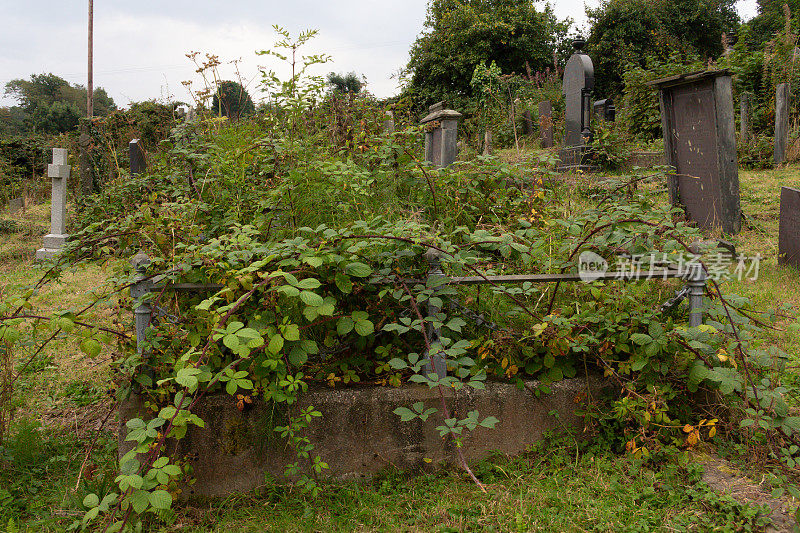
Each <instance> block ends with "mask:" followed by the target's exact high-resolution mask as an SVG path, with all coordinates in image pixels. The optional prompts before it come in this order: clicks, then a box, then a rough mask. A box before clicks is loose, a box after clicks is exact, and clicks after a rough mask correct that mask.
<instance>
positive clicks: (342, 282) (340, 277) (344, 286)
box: [335, 272, 353, 294]
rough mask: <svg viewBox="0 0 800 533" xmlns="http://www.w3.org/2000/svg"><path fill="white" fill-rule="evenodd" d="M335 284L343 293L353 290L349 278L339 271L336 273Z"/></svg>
mask: <svg viewBox="0 0 800 533" xmlns="http://www.w3.org/2000/svg"><path fill="white" fill-rule="evenodd" d="M335 279H336V286H337V287H339V290H340V291H342V292H343V293H345V294H350V293H351V292H353V282H352V281H350V278H349V277H348V276H346V275H344V274H342V273H341V272H337V273H336V278H335Z"/></svg>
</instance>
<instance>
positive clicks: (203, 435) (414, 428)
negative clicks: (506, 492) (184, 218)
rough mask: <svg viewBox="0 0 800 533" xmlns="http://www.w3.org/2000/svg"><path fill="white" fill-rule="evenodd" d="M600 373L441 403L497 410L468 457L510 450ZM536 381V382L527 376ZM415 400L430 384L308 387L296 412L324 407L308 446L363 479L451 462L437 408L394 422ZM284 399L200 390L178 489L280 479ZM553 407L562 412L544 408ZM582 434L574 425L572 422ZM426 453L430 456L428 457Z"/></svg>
mask: <svg viewBox="0 0 800 533" xmlns="http://www.w3.org/2000/svg"><path fill="white" fill-rule="evenodd" d="M604 383H605V382H604V381H603V380H602V378H599V377H597V376H591V377H590V379H588V380H587V379H579V378H575V379H568V380H564V381H561V382H558V383H555V384H553V385H552V386H551V388H552V391H553V393H552V394H550V395H542V396H541V397H540V398H536V397H535V396H534V395H533V393H531V392H530V391H529V390H527V389H523V390H518V389H517V388H516V387H515V386H514V385H509V384H504V383H487V386H486V390H484V391H476V390H472V389H464V390H462V391H459V393H458V396H457V397H456V398H453V391H452V390H449V391H447V394H448V399H449V404H450V406H451V408H452V409H453V411H454V413H456V414H457V415H458V416H466V414H467V412H469V411H471V410H478V411H479V412H480V416H481V417H486V416H496V417H497V418H498V419H499V420H500V422H499V423H498V424H497V426H496V427H495V429H485V428H478V429H476V430H475V431H474V432H473V433H472V435H471V436H470V437H468V438H467V439H466V447H465V449H464V451H465V454H466V456H467V459H468V460H469V461H477V460H479V459H481V458H483V457H486V456H487V455H488V453H489V452H490V451H499V452H502V453H505V454H516V453H520V452H522V451H524V450H525V449H526V448H527V447H528V446H529V445H531V444H533V443H535V442H536V441H538V440H540V439H541V438H542V435H543V434H544V432H545V431H548V430H555V429H558V428H561V427H562V424H563V425H564V426H579V425H580V424H581V419H580V417H578V416H577V415H576V414H575V411H576V409H580V408H581V407H582V402H583V401H584V400H585V399H586V397H587V391H588V392H591V393H592V395H593V396H596V395H597V394H599V393H600V392H601V389H602V388H603V385H604ZM530 385H531V386H532V387H536V385H537V384H536V382H531V383H530ZM419 401H423V402H425V405H426V407H437V408H439V407H440V399H439V395H438V392H437V391H436V390H431V389H428V388H427V387H416V386H415V387H403V388H398V389H395V388H391V387H364V388H351V389H327V388H326V389H316V390H310V391H309V392H307V393H306V394H303V395H302V396H301V400H300V401H299V403H298V405H295V406H293V407H292V409H293V412H296V411H298V410H300V409H302V408H304V407H307V406H309V405H313V406H314V407H315V408H316V409H318V410H319V411H320V412H322V414H323V417H322V418H321V419H316V420H315V421H314V422H313V423H312V425H311V427H310V428H309V433H308V436H309V438H310V439H311V442H312V443H313V444H314V454H315V455H319V456H320V457H321V458H322V459H323V460H324V461H325V462H327V463H328V464H329V465H330V471H329V472H328V475H329V476H330V477H331V478H333V479H337V480H348V479H355V480H360V479H368V478H371V477H372V476H373V475H375V474H377V473H379V472H381V471H383V470H385V469H387V468H398V469H403V470H423V469H430V468H433V467H435V466H436V465H438V464H442V463H453V462H454V454H453V450H452V449H451V445H450V444H449V443H448V442H446V441H444V440H443V439H442V438H440V437H439V433H438V432H437V431H436V429H435V427H436V426H438V425H440V424H441V420H442V416H441V413H439V414H437V415H433V416H432V417H431V418H429V419H428V421H427V422H422V421H420V420H414V421H412V422H401V421H400V418H399V417H398V416H397V415H395V414H394V413H393V412H392V411H394V410H395V409H396V408H397V407H401V406H404V407H409V406H411V405H412V404H413V403H415V402H419ZM285 409H286V407H285V406H283V405H281V406H277V405H275V404H271V403H265V402H261V401H256V402H255V403H254V405H253V407H252V408H250V409H248V410H246V411H244V412H240V411H239V410H238V409H237V408H236V405H235V400H234V399H233V398H232V397H231V396H228V395H226V394H215V395H211V396H208V397H206V398H204V399H203V400H202V401H201V402H199V405H198V406H197V408H196V410H195V412H196V413H197V414H198V415H199V416H200V417H201V418H202V419H203V420H204V421H205V423H206V428H205V429H199V428H192V429H191V430H190V431H189V432H188V434H187V436H186V437H185V438H184V439H183V440H181V441H180V444H179V449H178V453H179V455H186V456H189V457H190V463H191V465H192V467H193V468H194V475H195V477H196V483H195V484H194V485H192V486H191V487H189V488H188V489H187V493H186V496H187V497H189V498H192V497H207V496H222V495H226V494H230V493H233V492H241V491H248V490H251V489H253V488H255V487H257V486H260V485H262V484H263V483H264V476H265V474H269V475H271V476H274V477H275V478H277V479H281V478H282V476H283V472H284V467H285V465H286V464H287V463H290V462H294V461H295V460H296V458H295V457H294V455H293V453H292V450H290V449H289V448H288V447H287V444H286V442H285V441H284V440H283V439H281V438H280V436H279V435H278V434H277V433H276V432H275V431H274V430H273V428H274V427H275V426H280V425H284V424H285V421H286V411H285ZM141 410H142V406H141V405H140V403H139V402H138V401H137V400H135V399H134V400H130V401H128V402H125V403H123V404H122V405H121V407H120V454H123V453H125V452H126V451H128V450H130V449H131V447H130V444H129V443H125V442H123V440H122V439H124V438H125V428H124V423H125V421H126V420H128V419H130V418H134V417H135V416H137V413H138V412H141ZM552 410H556V411H557V412H558V413H559V416H560V421H559V420H556V418H555V417H553V416H551V415H550V414H549V413H550V412H551V411H552ZM578 433H579V434H580V431H578ZM426 459H430V460H431V461H430V462H428V461H426Z"/></svg>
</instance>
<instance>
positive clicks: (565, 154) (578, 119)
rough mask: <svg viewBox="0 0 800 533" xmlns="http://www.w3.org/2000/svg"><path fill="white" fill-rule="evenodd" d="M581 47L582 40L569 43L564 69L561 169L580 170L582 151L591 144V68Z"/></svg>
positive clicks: (577, 39) (581, 38) (590, 63)
mask: <svg viewBox="0 0 800 533" xmlns="http://www.w3.org/2000/svg"><path fill="white" fill-rule="evenodd" d="M584 46H586V41H585V40H584V39H583V37H578V38H576V39H575V40H574V41H573V42H572V47H573V48H574V49H575V52H574V53H573V54H572V55H571V56H570V58H569V60H568V61H567V66H566V67H565V68H564V89H563V92H564V106H565V110H564V149H563V150H561V151H560V152H559V158H560V159H561V162H562V167H561V168H562V169H569V168H581V167H582V166H583V165H582V160H583V156H584V154H585V153H586V147H587V145H589V144H591V142H592V129H591V123H592V102H591V98H592V90H593V89H594V65H593V64H592V60H591V59H590V58H589V56H588V55H586V52H584V51H583V47H584Z"/></svg>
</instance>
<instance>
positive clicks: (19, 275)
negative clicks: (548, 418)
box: [0, 166, 800, 532]
mask: <svg viewBox="0 0 800 533" xmlns="http://www.w3.org/2000/svg"><path fill="white" fill-rule="evenodd" d="M740 180H741V189H742V207H743V211H744V214H745V217H746V218H745V221H746V223H745V227H744V229H743V231H742V233H741V234H740V235H738V236H735V237H732V238H731V240H733V241H734V242H735V244H736V246H737V250H738V251H739V252H740V253H743V254H746V255H748V256H753V255H755V254H757V253H759V254H761V256H762V258H763V260H762V263H761V269H760V272H759V277H758V279H757V280H754V281H750V280H742V281H738V280H733V281H728V282H726V283H725V284H724V286H723V290H724V291H725V292H731V293H738V294H741V295H744V296H747V297H749V298H751V299H752V300H753V302H754V304H755V306H756V307H757V308H758V309H760V310H763V311H768V310H770V309H775V308H776V307H777V306H780V305H782V304H787V305H789V306H791V307H792V308H793V309H797V308H800V272H799V271H797V270H794V269H791V268H789V267H784V266H778V265H777V262H776V259H775V258H776V256H777V232H778V202H779V195H780V187H781V186H782V185H790V186H800V167H795V166H792V167H789V168H786V169H779V170H773V171H757V172H756V171H752V172H751V171H742V172H740ZM652 187H654V188H659V187H660V188H661V190H663V186H659V185H653V186H652ZM662 195H663V193H662ZM664 200H665V201H666V197H665V196H664ZM47 213H48V211H47V206H39V207H36V208H32V209H30V210H28V211H26V212H25V213H22V214H20V215H18V216H15V217H13V220H14V221H15V222H16V223H17V224H18V227H19V228H22V229H20V230H19V231H11V232H7V233H4V234H0V258H1V259H0V274H2V280H1V281H0V291H2V290H9V288H10V286H12V285H20V284H27V283H31V282H33V281H34V280H35V279H37V277H38V276H39V275H40V274H41V272H42V271H41V269H40V267H37V266H36V265H35V264H34V263H33V261H32V258H33V253H34V251H35V250H36V248H38V247H39V246H40V243H41V236H42V235H43V233H45V232H46V231H47V227H48V221H47ZM4 219H5V220H10V219H12V218H10V217H8V216H5V217H4ZM108 275H109V270H108V268H107V267H106V266H102V265H96V264H91V265H83V266H81V267H78V268H77V269H75V271H73V272H70V273H68V274H67V275H66V276H65V277H64V278H63V279H62V281H60V282H59V283H58V284H56V285H54V286H52V287H48V288H47V289H46V290H45V291H43V292H42V293H41V294H40V296H39V297H38V300H37V305H38V306H39V307H40V309H39V311H40V312H42V313H44V312H49V311H54V310H56V309H58V308H59V307H61V306H74V305H80V304H82V303H88V302H89V301H91V294H92V291H95V290H97V289H98V288H99V287H100V286H101V285H102V283H103V280H104V279H105V277H106V276H108ZM667 292H668V291H667ZM665 294H666V292H665ZM112 312H113V309H112V308H110V307H101V308H97V309H93V310H92V312H91V315H90V317H89V318H90V319H91V320H95V321H100V322H102V323H109V322H110V320H111V317H112ZM791 314H794V311H792V313H791ZM792 320H793V319H790V318H786V319H784V320H781V321H779V323H778V326H779V327H778V329H776V330H774V331H770V332H767V333H765V337H764V341H765V342H768V343H775V344H778V345H780V346H781V347H782V348H783V349H784V350H786V351H788V352H789V353H790V354H797V355H798V356H800V350H798V348H800V338H798V335H797V334H792V333H790V332H789V331H788V329H787V328H786V326H787V325H788V324H789V323H790V322H791V321H792ZM27 353H30V352H27ZM27 353H20V354H17V360H16V364H17V365H18V366H19V365H21V364H22V363H23V361H25V360H27V358H26V355H27ZM112 356H113V354H112V353H110V352H108V351H104V352H102V353H101V354H100V355H98V356H97V357H94V358H90V357H88V356H86V355H85V354H84V353H83V352H81V351H80V350H79V349H78V347H77V346H76V345H75V341H74V340H71V339H61V340H57V341H56V342H54V343H53V344H52V345H50V346H49V347H48V349H47V350H45V351H44V352H43V353H42V354H40V355H39V356H38V357H37V358H36V359H35V361H34V362H33V363H32V364H31V365H30V366H29V368H28V370H26V371H25V372H23V373H22V374H21V375H20V378H19V380H18V381H17V382H16V383H15V389H16V392H15V395H14V398H13V404H14V406H15V408H16V415H15V421H14V423H13V428H14V435H13V436H12V438H11V439H10V440H9V441H8V444H7V445H6V446H5V447H4V448H3V449H2V456H0V458H2V459H3V461H2V464H3V465H9V466H8V467H5V466H4V468H3V469H2V471H0V531H4V530H5V529H6V528H8V529H9V530H14V529H13V528H9V527H8V523H9V520H12V521H13V524H14V527H18V528H19V530H21V531H62V530H63V529H64V528H65V527H66V526H68V525H69V524H70V523H71V522H72V520H73V519H74V517H76V516H79V515H80V512H79V510H78V506H77V504H76V502H79V501H80V500H81V499H82V495H84V494H87V493H89V492H94V491H98V490H100V491H102V487H103V486H104V484H105V485H108V484H110V482H111V480H113V475H114V464H113V457H114V455H115V453H116V444H115V442H116V437H115V435H114V434H113V432H112V431H110V429H111V428H113V427H114V426H115V424H116V421H115V419H114V417H113V416H111V417H110V418H109V419H108V420H106V423H105V426H104V427H103V428H102V429H99V430H98V428H99V427H100V422H101V421H103V420H104V419H105V417H106V415H107V414H108V412H109V407H110V405H109V399H108V396H107V395H106V391H107V389H108V388H109V387H110V386H111V381H110V376H111V368H110V362H111V359H112ZM798 359H800V357H798ZM95 437H97V441H96V443H95V446H93V447H92V450H91V452H89V453H88V455H87V450H88V449H89V448H88V446H89V444H90V443H92V442H93V441H94V439H95ZM709 450H713V446H712V447H710V448H709ZM81 465H84V466H85V467H87V468H85V469H84V472H88V474H87V475H82V480H81V481H78V472H79V471H80V469H81ZM475 471H476V474H477V475H478V476H479V477H480V478H481V480H482V481H483V482H484V483H485V484H486V486H487V492H486V493H483V492H481V491H480V489H479V488H478V487H477V486H476V485H474V484H473V483H472V482H471V481H469V480H468V479H467V478H466V477H465V476H463V475H462V474H461V473H460V472H455V471H442V472H439V473H436V474H430V475H423V476H419V477H413V476H409V475H406V474H402V473H390V474H386V475H384V476H383V477H380V478H378V479H376V480H374V481H373V482H371V483H367V484H357V483H335V484H328V485H325V487H324V491H323V494H322V495H321V496H320V498H319V499H317V500H310V499H308V498H306V497H305V496H303V495H302V494H300V493H299V492H298V491H296V490H292V489H291V488H286V487H280V486H276V485H274V484H266V485H265V487H264V488H263V489H261V490H258V491H255V492H254V493H252V494H248V495H239V496H233V497H230V498H227V499H223V500H217V501H213V502H210V503H208V504H205V505H196V506H184V507H178V508H177V509H176V513H175V515H174V516H173V517H172V518H171V519H169V520H167V521H166V522H165V523H164V524H161V525H159V526H157V527H155V528H154V530H163V531H253V532H255V531H615V532H616V531H687V530H688V531H749V530H751V529H747V527H750V526H747V525H746V524H750V525H752V524H753V523H755V521H756V511H755V510H754V509H750V508H748V507H743V506H741V505H738V504H735V503H732V501H729V500H727V499H725V498H720V497H719V496H718V495H716V494H715V493H714V492H713V491H710V490H708V489H707V488H706V487H705V486H704V485H703V484H702V483H699V482H698V479H699V477H698V473H697V469H696V468H694V467H692V466H689V467H688V468H678V467H677V466H675V464H673V462H672V461H666V462H664V463H662V464H660V465H658V466H657V467H655V469H652V468H644V467H640V466H637V463H636V461H634V460H633V459H632V458H631V457H630V456H627V455H618V454H615V453H612V452H599V451H597V450H596V449H593V448H591V447H584V448H582V449H581V450H579V451H576V449H575V445H574V443H572V441H571V440H568V441H567V442H566V443H564V442H562V441H560V440H556V441H554V442H551V443H548V444H543V445H540V446H538V447H536V448H534V449H532V450H530V451H529V452H528V453H526V454H523V455H522V456H519V457H516V458H506V457H493V458H491V459H489V460H487V461H484V462H483V463H481V464H479V465H477V466H476V467H475ZM76 484H77V491H76V490H75V487H76ZM752 530H759V529H758V528H756V529H752Z"/></svg>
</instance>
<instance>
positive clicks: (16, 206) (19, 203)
mask: <svg viewBox="0 0 800 533" xmlns="http://www.w3.org/2000/svg"><path fill="white" fill-rule="evenodd" d="M23 207H25V199H24V198H23V197H22V196H20V197H19V198H12V199H10V200H9V201H8V214H10V215H16V214H17V213H18V212H19V211H20V209H22V208H23Z"/></svg>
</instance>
